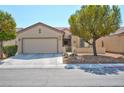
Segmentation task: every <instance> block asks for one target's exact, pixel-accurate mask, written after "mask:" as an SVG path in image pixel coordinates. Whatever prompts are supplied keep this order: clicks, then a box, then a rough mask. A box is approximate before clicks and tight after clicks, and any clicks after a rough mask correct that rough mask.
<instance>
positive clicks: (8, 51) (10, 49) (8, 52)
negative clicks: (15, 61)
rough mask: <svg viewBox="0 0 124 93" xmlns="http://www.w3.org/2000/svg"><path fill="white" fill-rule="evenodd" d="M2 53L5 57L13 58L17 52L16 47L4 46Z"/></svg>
mask: <svg viewBox="0 0 124 93" xmlns="http://www.w3.org/2000/svg"><path fill="white" fill-rule="evenodd" d="M3 52H4V54H5V55H6V56H7V57H10V56H15V54H16V52H17V45H11V46H4V47H3Z"/></svg>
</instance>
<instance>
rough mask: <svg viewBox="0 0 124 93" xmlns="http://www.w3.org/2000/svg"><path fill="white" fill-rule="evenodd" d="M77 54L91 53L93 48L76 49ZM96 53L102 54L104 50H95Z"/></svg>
mask: <svg viewBox="0 0 124 93" xmlns="http://www.w3.org/2000/svg"><path fill="white" fill-rule="evenodd" d="M76 52H77V53H93V48H77V49H76ZM97 53H99V54H104V53H105V48H97Z"/></svg>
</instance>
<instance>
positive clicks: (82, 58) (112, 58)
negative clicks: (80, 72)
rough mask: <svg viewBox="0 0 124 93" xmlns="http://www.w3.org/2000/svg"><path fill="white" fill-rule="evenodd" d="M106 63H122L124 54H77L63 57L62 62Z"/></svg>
mask: <svg viewBox="0 0 124 93" xmlns="http://www.w3.org/2000/svg"><path fill="white" fill-rule="evenodd" d="M97 63H101V64H106V63H124V56H123V55H121V56H118V54H114V55H113V54H104V55H98V56H93V55H78V56H75V57H74V56H69V57H64V64H97Z"/></svg>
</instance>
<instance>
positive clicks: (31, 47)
mask: <svg viewBox="0 0 124 93" xmlns="http://www.w3.org/2000/svg"><path fill="white" fill-rule="evenodd" d="M57 42H58V41H57V38H25V39H23V42H22V52H23V53H57V52H58V43H57Z"/></svg>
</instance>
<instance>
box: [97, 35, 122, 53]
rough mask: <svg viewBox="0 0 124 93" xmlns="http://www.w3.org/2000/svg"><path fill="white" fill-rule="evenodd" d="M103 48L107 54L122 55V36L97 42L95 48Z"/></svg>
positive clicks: (105, 38) (110, 37)
mask: <svg viewBox="0 0 124 93" xmlns="http://www.w3.org/2000/svg"><path fill="white" fill-rule="evenodd" d="M102 42H103V47H104V48H105V49H106V51H107V52H115V53H124V34H121V35H119V34H118V35H113V36H106V37H102V38H100V39H99V40H98V41H97V47H101V46H102Z"/></svg>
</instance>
